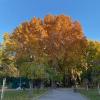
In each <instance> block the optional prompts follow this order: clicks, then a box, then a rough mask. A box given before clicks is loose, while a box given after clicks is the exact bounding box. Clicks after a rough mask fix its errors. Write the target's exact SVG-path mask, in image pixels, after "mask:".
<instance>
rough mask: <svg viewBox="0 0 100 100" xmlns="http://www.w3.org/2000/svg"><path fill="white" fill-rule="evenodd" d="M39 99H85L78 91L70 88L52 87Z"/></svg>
mask: <svg viewBox="0 0 100 100" xmlns="http://www.w3.org/2000/svg"><path fill="white" fill-rule="evenodd" d="M39 100H87V99H86V98H85V97H84V96H82V95H81V94H80V93H74V92H73V91H72V89H53V90H50V91H49V92H48V93H47V94H45V95H44V96H42V97H41V98H40V99H39Z"/></svg>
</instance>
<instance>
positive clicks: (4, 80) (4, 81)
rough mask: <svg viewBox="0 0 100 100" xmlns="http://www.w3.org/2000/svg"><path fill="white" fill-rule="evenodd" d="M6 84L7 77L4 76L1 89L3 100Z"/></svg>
mask: <svg viewBox="0 0 100 100" xmlns="http://www.w3.org/2000/svg"><path fill="white" fill-rule="evenodd" d="M5 84H6V78H3V85H2V91H1V100H3V97H4V89H5Z"/></svg>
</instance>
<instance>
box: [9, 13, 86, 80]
mask: <svg viewBox="0 0 100 100" xmlns="http://www.w3.org/2000/svg"><path fill="white" fill-rule="evenodd" d="M10 39H11V41H12V43H15V44H16V46H15V49H14V52H15V53H14V54H15V58H16V64H17V65H18V64H19V69H22V70H21V71H20V73H22V74H23V72H24V71H23V70H24V68H26V69H27V68H30V70H29V72H28V70H26V71H25V73H24V74H26V76H30V71H31V72H32V73H31V76H32V77H34V73H33V72H34V70H35V69H38V70H39V69H42V68H43V69H44V67H43V66H45V65H49V67H50V68H51V69H52V68H53V69H54V70H55V71H56V72H59V73H62V74H64V75H65V74H70V76H71V77H73V78H75V77H77V76H79V75H80V73H81V71H82V69H85V66H84V64H83V63H84V57H85V53H86V47H87V40H86V38H85V36H84V33H83V30H82V27H81V25H80V23H79V22H77V21H73V20H72V19H71V17H69V16H64V15H59V16H53V15H48V16H46V17H45V18H44V19H43V20H42V19H39V18H33V19H32V20H31V21H29V22H24V23H22V24H21V25H20V26H19V27H17V28H16V29H15V30H14V32H13V33H12V34H11V36H10ZM23 63H24V66H23ZM25 63H27V64H25ZM25 65H26V67H25ZM34 65H36V66H37V67H36V68H35V69H34ZM29 66H30V67H29ZM32 66H33V67H32ZM42 71H43V70H42ZM37 72H38V74H39V71H37Z"/></svg>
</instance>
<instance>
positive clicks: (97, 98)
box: [79, 89, 100, 100]
mask: <svg viewBox="0 0 100 100" xmlns="http://www.w3.org/2000/svg"><path fill="white" fill-rule="evenodd" d="M79 91H80V93H81V94H83V95H84V96H86V97H87V98H89V100H100V95H99V93H98V91H97V90H96V89H89V90H88V91H86V90H85V89H80V90H79Z"/></svg>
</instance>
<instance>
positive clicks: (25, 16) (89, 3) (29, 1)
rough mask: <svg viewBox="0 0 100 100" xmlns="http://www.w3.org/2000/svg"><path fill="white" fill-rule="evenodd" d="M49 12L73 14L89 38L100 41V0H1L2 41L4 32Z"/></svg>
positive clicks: (0, 23)
mask: <svg viewBox="0 0 100 100" xmlns="http://www.w3.org/2000/svg"><path fill="white" fill-rule="evenodd" d="M48 14H54V15H59V14H65V15H68V16H71V17H72V19H73V20H78V21H80V23H81V25H82V27H83V31H84V33H85V36H87V38H89V39H93V40H98V41H100V0H0V42H1V41H2V38H3V37H2V36H3V33H4V32H9V33H11V32H12V31H13V30H14V29H15V28H16V27H17V26H18V25H19V24H20V23H22V22H23V21H26V20H31V19H32V18H33V17H34V16H36V17H40V18H43V17H44V16H45V15H48Z"/></svg>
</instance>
